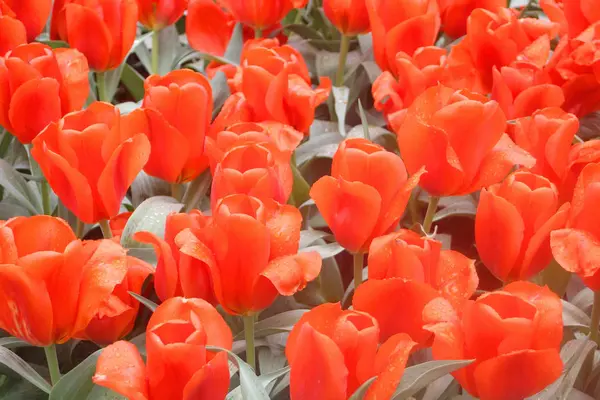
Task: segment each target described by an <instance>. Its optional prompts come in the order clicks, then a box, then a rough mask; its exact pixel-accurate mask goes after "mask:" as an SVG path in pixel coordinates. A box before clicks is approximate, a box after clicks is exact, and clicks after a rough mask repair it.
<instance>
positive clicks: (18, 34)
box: [0, 0, 27, 57]
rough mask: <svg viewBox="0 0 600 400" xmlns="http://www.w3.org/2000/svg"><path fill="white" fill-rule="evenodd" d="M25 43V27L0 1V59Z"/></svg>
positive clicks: (0, 0)
mask: <svg viewBox="0 0 600 400" xmlns="http://www.w3.org/2000/svg"><path fill="white" fill-rule="evenodd" d="M25 43H27V32H26V31H25V26H24V25H23V23H22V22H21V21H19V20H18V19H17V18H16V15H15V13H14V12H13V11H12V10H11V9H10V7H9V6H7V5H6V3H4V2H3V1H2V0H0V57H2V56H4V54H6V52H8V51H10V50H12V49H14V48H15V47H17V46H18V45H20V44H25Z"/></svg>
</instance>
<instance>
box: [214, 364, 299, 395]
mask: <svg viewBox="0 0 600 400" xmlns="http://www.w3.org/2000/svg"><path fill="white" fill-rule="evenodd" d="M289 372H290V367H289V366H288V367H285V368H281V369H279V370H277V371H273V372H270V373H268V374H263V375H261V376H259V377H257V379H258V382H259V383H260V384H261V385H262V386H263V388H264V389H265V392H266V390H267V387H268V386H269V384H271V382H273V381H275V380H277V379H279V378H281V377H282V376H285V375H286V374H288V373H289ZM267 395H268V394H267ZM225 399H226V400H246V397H244V395H243V394H242V387H241V385H240V386H238V387H237V388H235V389H234V390H232V391H231V392H229V393H228V394H227V397H226V398H225Z"/></svg>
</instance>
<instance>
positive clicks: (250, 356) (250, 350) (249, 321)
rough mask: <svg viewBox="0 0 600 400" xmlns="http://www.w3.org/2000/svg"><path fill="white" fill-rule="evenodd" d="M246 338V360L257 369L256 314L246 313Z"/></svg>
mask: <svg viewBox="0 0 600 400" xmlns="http://www.w3.org/2000/svg"><path fill="white" fill-rule="evenodd" d="M243 319H244V338H245V339H246V362H247V363H248V365H250V366H251V367H252V369H253V370H255V371H256V357H255V349H254V315H244V317H243Z"/></svg>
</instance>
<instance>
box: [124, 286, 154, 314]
mask: <svg viewBox="0 0 600 400" xmlns="http://www.w3.org/2000/svg"><path fill="white" fill-rule="evenodd" d="M127 293H129V295H130V296H131V297H133V298H134V299H136V300H137V301H139V302H140V303H142V304H143V305H145V306H146V307H147V308H148V309H149V310H150V311H152V312H154V311H156V308H157V307H158V304H156V303H155V302H153V301H152V300H150V299H147V298H145V297H144V296H142V295H139V294H137V293H135V292H131V291H128V292H127Z"/></svg>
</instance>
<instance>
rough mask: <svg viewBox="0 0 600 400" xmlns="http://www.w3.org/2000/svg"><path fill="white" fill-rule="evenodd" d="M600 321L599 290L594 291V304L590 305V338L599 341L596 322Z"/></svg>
mask: <svg viewBox="0 0 600 400" xmlns="http://www.w3.org/2000/svg"><path fill="white" fill-rule="evenodd" d="M599 323H600V290H598V291H596V292H594V306H593V307H592V320H591V321H590V340H593V341H594V342H596V343H600V342H599V340H598V339H599V336H598V324H599Z"/></svg>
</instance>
